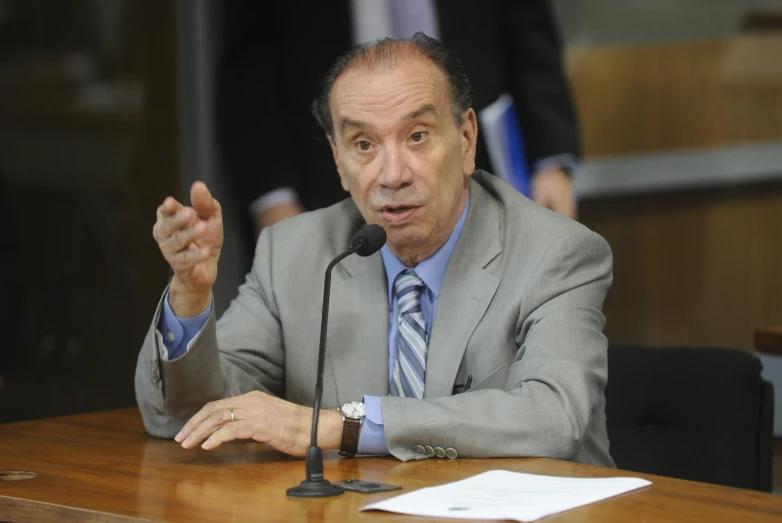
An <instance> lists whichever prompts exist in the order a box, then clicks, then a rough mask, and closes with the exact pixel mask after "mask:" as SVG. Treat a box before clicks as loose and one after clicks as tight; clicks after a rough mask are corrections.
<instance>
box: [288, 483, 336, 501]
mask: <svg viewBox="0 0 782 523" xmlns="http://www.w3.org/2000/svg"><path fill="white" fill-rule="evenodd" d="M344 493H345V489H343V488H342V487H340V486H339V485H333V484H332V483H331V482H329V480H327V479H320V480H314V479H313V480H310V479H305V480H304V481H302V482H301V484H300V485H299V486H298V487H291V488H289V489H288V491H287V494H288V495H289V496H290V497H292V498H327V497H330V496H339V495H340V494H344Z"/></svg>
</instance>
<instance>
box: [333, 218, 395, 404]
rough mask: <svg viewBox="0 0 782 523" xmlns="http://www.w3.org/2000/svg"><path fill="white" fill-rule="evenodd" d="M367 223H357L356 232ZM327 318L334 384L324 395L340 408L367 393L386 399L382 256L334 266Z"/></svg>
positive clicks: (385, 294)
mask: <svg viewBox="0 0 782 523" xmlns="http://www.w3.org/2000/svg"><path fill="white" fill-rule="evenodd" d="M356 214H357V215H358V213H357V212H356ZM358 218H360V215H358ZM363 223H364V222H363V220H360V222H359V220H358V219H357V224H358V225H357V226H356V227H355V230H358V229H359V228H360V227H361V225H363ZM354 232H355V231H354ZM346 245H347V243H346ZM329 314H330V318H329V332H328V338H327V352H326V362H327V363H326V365H327V367H326V369H325V371H326V376H329V374H331V376H332V377H333V380H334V382H333V384H332V385H333V386H325V389H326V390H324V393H326V392H328V395H327V396H326V397H327V398H328V399H329V400H331V402H332V404H335V405H340V404H341V403H344V402H345V401H353V400H355V401H359V400H361V397H362V395H364V394H369V395H374V396H386V395H387V394H388V287H387V283H386V273H385V269H384V266H383V259H382V257H381V256H380V253H379V252H377V253H375V254H373V255H372V256H369V257H367V258H361V257H359V256H356V255H352V256H350V257H348V258H345V259H344V260H343V261H342V262H341V263H340V264H339V265H337V266H336V267H335V268H334V272H333V279H332V285H331V311H330V313H329ZM329 367H331V368H329ZM326 381H328V380H326Z"/></svg>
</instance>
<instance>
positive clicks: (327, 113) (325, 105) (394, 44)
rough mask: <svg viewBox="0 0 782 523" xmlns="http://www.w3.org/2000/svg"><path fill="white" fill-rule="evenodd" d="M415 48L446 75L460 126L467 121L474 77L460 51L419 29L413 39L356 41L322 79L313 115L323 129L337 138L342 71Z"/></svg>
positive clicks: (385, 61) (369, 65)
mask: <svg viewBox="0 0 782 523" xmlns="http://www.w3.org/2000/svg"><path fill="white" fill-rule="evenodd" d="M410 50H414V51H417V52H419V53H420V54H421V55H422V56H424V57H425V58H428V59H429V60H430V61H431V62H432V63H434V65H436V66H437V67H438V68H439V69H440V70H441V71H442V72H443V74H444V75H445V79H446V82H447V84H448V92H449V95H450V98H451V108H452V111H453V118H454V121H455V122H456V124H457V125H461V124H462V122H463V116H464V112H465V111H466V110H467V109H469V108H470V107H471V106H472V96H471V94H470V91H471V88H470V80H469V79H468V78H467V73H465V71H464V67H463V66H462V63H461V61H460V60H459V57H458V56H456V53H454V52H453V51H451V50H450V49H448V48H447V47H445V46H444V45H443V44H442V43H441V42H440V41H439V40H436V39H434V38H431V37H429V36H426V35H425V34H424V33H421V32H418V33H416V34H414V35H413V37H412V38H411V39H409V40H400V39H394V38H383V39H382V40H376V41H374V42H366V43H363V44H356V45H354V46H353V47H351V48H350V50H348V51H347V52H346V53H345V54H343V55H342V56H340V57H339V58H337V60H336V61H335V62H334V64H333V65H332V66H331V69H329V71H328V72H327V73H326V76H325V77H324V78H323V80H322V82H321V92H320V94H319V95H318V96H317V97H316V98H315V100H314V101H313V102H312V114H313V116H315V120H317V122H318V125H320V127H321V129H323V132H325V133H326V134H328V135H329V136H330V137H331V138H332V140H333V139H334V122H333V121H332V119H331V108H330V107H329V97H330V96H331V90H332V89H333V88H334V83H335V82H336V81H337V78H339V77H340V76H341V75H342V73H344V72H345V71H346V70H348V69H349V68H351V67H353V66H363V67H367V68H372V67H375V66H377V65H379V64H393V63H394V62H395V60H396V59H397V58H398V57H399V55H400V54H401V53H403V52H409V51H410Z"/></svg>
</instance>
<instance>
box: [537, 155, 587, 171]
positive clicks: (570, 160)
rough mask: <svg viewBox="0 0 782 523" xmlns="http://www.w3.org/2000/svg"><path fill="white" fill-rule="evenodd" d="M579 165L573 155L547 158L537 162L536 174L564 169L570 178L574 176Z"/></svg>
mask: <svg viewBox="0 0 782 523" xmlns="http://www.w3.org/2000/svg"><path fill="white" fill-rule="evenodd" d="M578 163H579V162H578V158H576V157H575V156H574V155H572V154H557V155H554V156H547V157H545V158H543V159H540V160H538V161H537V162H535V174H538V173H542V172H545V171H550V170H551V169H562V170H563V171H565V172H566V173H567V175H568V176H573V172H574V171H575V170H576V168H577V167H578Z"/></svg>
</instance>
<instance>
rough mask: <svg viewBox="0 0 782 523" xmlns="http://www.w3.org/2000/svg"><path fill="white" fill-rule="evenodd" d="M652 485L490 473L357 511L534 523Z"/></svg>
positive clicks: (636, 481)
mask: <svg viewBox="0 0 782 523" xmlns="http://www.w3.org/2000/svg"><path fill="white" fill-rule="evenodd" d="M647 485H651V481H647V480H645V479H640V478H563V477H556V476H539V475H536V474H523V473H520V472H509V471H507V470H490V471H488V472H484V473H482V474H478V475H477V476H473V477H471V478H467V479H463V480H461V481H455V482H453V483H446V484H445V485H440V486H439V487H429V488H423V489H420V490H416V491H413V492H409V493H407V494H402V495H399V496H396V497H393V498H390V499H386V500H383V501H380V502H378V503H372V504H370V505H366V506H364V507H361V508H360V509H359V510H360V511H361V510H385V511H388V512H397V513H400V514H411V515H415V516H429V517H440V518H457V519H488V520H515V521H522V522H523V521H535V520H536V519H540V518H542V517H545V516H550V515H552V514H556V513H559V512H564V511H566V510H571V509H574V508H577V507H582V506H584V505H589V504H590V503H595V502H597V501H601V500H604V499H607V498H610V497H613V496H618V495H619V494H624V493H625V492H630V491H632V490H636V489H639V488H641V487H645V486H647Z"/></svg>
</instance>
